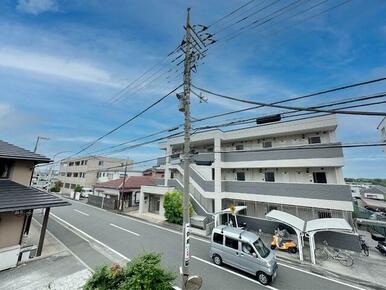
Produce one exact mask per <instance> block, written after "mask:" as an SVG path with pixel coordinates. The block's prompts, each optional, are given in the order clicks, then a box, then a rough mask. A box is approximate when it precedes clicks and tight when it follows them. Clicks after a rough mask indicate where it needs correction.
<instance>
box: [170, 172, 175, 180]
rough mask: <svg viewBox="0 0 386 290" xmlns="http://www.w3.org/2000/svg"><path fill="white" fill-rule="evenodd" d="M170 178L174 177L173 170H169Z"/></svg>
mask: <svg viewBox="0 0 386 290" xmlns="http://www.w3.org/2000/svg"><path fill="white" fill-rule="evenodd" d="M170 179H174V171H170Z"/></svg>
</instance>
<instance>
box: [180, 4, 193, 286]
mask: <svg viewBox="0 0 386 290" xmlns="http://www.w3.org/2000/svg"><path fill="white" fill-rule="evenodd" d="M190 29H191V28H190V8H188V10H187V16H186V34H185V44H186V47H185V63H184V95H183V102H184V103H183V104H184V115H185V120H184V198H183V224H182V230H183V236H182V237H183V238H182V267H181V272H182V273H181V274H182V287H181V288H182V290H184V289H186V287H185V286H186V282H187V280H188V278H189V257H190V252H189V227H190V216H189V200H190V196H189V178H190V85H191V79H190V70H191V67H190V66H191V60H190V57H191V55H190V49H191V47H190V46H191V34H190V33H191V31H190Z"/></svg>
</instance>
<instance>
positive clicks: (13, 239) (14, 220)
mask: <svg viewBox="0 0 386 290" xmlns="http://www.w3.org/2000/svg"><path fill="white" fill-rule="evenodd" d="M24 218H25V214H21V215H14V214H13V213H0V249H1V248H6V247H10V246H16V245H18V244H19V242H20V237H21V233H22V231H23V224H24Z"/></svg>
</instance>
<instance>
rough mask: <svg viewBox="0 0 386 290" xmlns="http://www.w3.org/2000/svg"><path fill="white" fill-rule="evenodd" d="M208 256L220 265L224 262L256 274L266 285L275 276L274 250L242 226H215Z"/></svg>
mask: <svg viewBox="0 0 386 290" xmlns="http://www.w3.org/2000/svg"><path fill="white" fill-rule="evenodd" d="M209 256H210V258H211V259H212V260H213V262H214V263H215V264H216V265H218V266H220V265H222V264H223V263H224V264H227V265H230V266H233V267H235V268H238V269H241V270H243V271H245V272H247V273H250V274H252V275H255V276H256V278H257V280H258V281H259V282H260V283H261V284H263V285H267V284H270V283H271V282H272V281H273V280H274V279H275V278H276V272H277V268H278V267H277V262H276V256H275V253H274V252H273V251H271V250H270V249H268V248H267V247H266V246H265V245H264V243H263V241H262V240H261V239H260V237H259V236H258V235H256V234H254V233H252V232H248V231H246V230H243V229H240V228H234V227H230V226H224V225H221V226H218V227H216V228H214V229H213V232H212V239H211V244H210V250H209Z"/></svg>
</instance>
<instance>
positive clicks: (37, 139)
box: [34, 136, 40, 153]
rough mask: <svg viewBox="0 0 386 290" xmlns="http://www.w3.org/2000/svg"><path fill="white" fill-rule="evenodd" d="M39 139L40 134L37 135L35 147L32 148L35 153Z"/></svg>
mask: <svg viewBox="0 0 386 290" xmlns="http://www.w3.org/2000/svg"><path fill="white" fill-rule="evenodd" d="M39 140H40V136H38V137H37V138H36V142H35V148H34V153H36V150H37V149H38V144H39Z"/></svg>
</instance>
